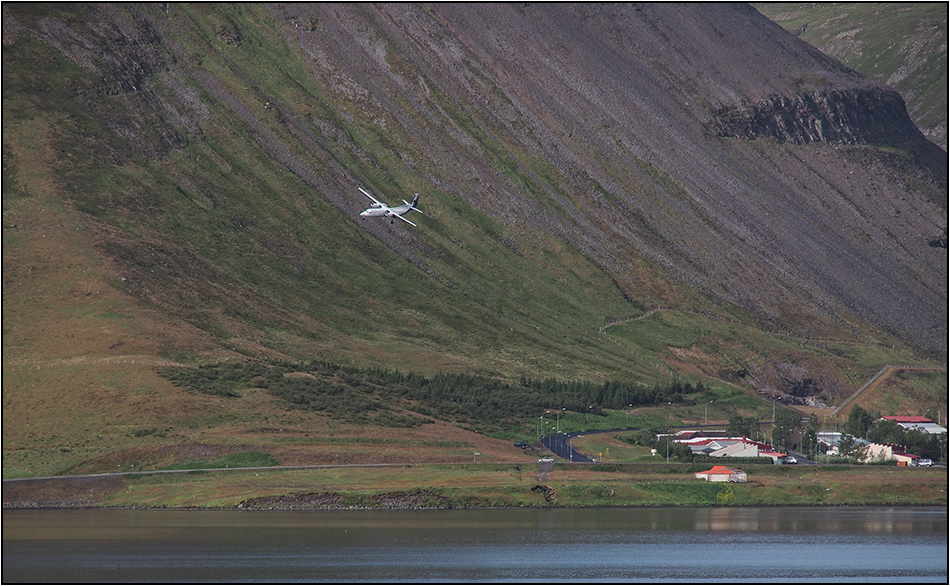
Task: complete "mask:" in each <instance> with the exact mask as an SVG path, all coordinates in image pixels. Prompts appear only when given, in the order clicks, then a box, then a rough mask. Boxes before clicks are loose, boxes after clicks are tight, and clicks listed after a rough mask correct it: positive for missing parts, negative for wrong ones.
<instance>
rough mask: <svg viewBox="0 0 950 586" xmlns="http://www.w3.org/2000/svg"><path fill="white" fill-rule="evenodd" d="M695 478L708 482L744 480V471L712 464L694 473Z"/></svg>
mask: <svg viewBox="0 0 950 586" xmlns="http://www.w3.org/2000/svg"><path fill="white" fill-rule="evenodd" d="M696 479H697V480H706V481H708V482H745V481H746V475H745V472H743V471H742V470H739V469H736V468H730V467H729V466H713V467H712V468H710V469H709V470H705V471H703V472H697V473H696Z"/></svg>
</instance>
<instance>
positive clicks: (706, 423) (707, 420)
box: [703, 401, 712, 427]
mask: <svg viewBox="0 0 950 586" xmlns="http://www.w3.org/2000/svg"><path fill="white" fill-rule="evenodd" d="M709 403H712V401H710V402H709ZM709 403H706V404H705V405H703V427H705V426H707V425H709V417H708V413H709V412H708V411H707V409H708V408H709Z"/></svg>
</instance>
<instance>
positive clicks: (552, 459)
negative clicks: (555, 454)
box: [538, 458, 554, 462]
mask: <svg viewBox="0 0 950 586" xmlns="http://www.w3.org/2000/svg"><path fill="white" fill-rule="evenodd" d="M553 461H554V458H541V459H540V460H538V462H553Z"/></svg>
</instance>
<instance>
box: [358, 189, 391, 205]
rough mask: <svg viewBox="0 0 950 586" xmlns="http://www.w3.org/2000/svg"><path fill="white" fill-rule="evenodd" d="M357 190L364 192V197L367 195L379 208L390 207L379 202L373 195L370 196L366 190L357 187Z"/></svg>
mask: <svg viewBox="0 0 950 586" xmlns="http://www.w3.org/2000/svg"><path fill="white" fill-rule="evenodd" d="M357 189H359V190H360V191H362V192H363V195H365V196H366V197H368V198H370V199H371V200H373V201H374V202H375V203H376V205H377V206H382V207H387V208H388V207H389V206H388V205H386V204H385V203H383V202H381V201H379V200H378V199H376V198H375V197H373V196H372V195H370V194H369V192H368V191H366V190H365V189H363V188H362V187H357Z"/></svg>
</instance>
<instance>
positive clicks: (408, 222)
mask: <svg viewBox="0 0 950 586" xmlns="http://www.w3.org/2000/svg"><path fill="white" fill-rule="evenodd" d="M393 215H394V216H396V217H397V218H399V219H400V220H402V221H403V222H405V223H407V224H409V225H410V226H415V224H413V223H412V222H410V221H409V220H407V219H406V218H404V217H402V216H400V215H399V214H393Z"/></svg>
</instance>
